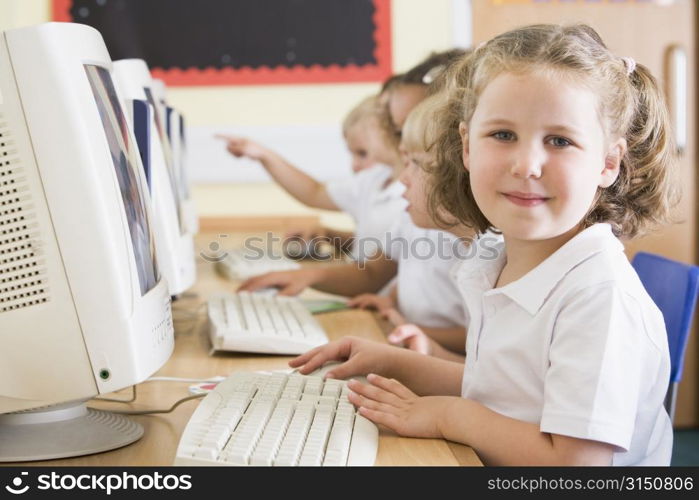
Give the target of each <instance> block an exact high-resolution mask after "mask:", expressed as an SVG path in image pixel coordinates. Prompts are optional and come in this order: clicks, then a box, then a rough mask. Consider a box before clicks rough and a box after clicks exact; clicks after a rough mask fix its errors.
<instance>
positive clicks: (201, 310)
mask: <svg viewBox="0 0 699 500" xmlns="http://www.w3.org/2000/svg"><path fill="white" fill-rule="evenodd" d="M215 240H216V235H210V234H209V235H200V236H198V238H197V245H196V246H197V255H199V252H200V251H206V249H207V248H209V243H210V242H211V241H215ZM228 248H230V247H228ZM235 288H236V285H235V284H234V283H232V282H230V281H228V280H225V279H223V278H221V277H220V276H218V275H217V274H216V273H215V270H214V264H213V263H211V262H208V261H206V260H204V259H203V258H201V257H200V256H198V257H197V282H196V285H195V286H194V287H193V288H192V290H191V291H190V292H187V293H186V294H184V296H183V297H181V298H180V299H178V300H177V301H175V302H174V303H173V317H174V320H175V351H174V353H173V355H172V357H171V358H170V359H169V360H168V362H167V363H166V364H165V365H164V366H163V367H162V369H160V370H159V371H158V372H157V373H156V374H155V375H157V376H170V377H188V378H198V379H199V378H207V377H211V376H215V375H223V376H225V375H228V374H229V373H231V372H233V371H235V370H278V369H285V368H288V365H287V362H288V360H289V359H291V357H289V356H266V355H253V354H239V353H224V354H214V355H210V354H209V350H210V343H209V339H208V334H207V330H206V328H207V325H206V311H205V306H204V304H205V303H206V298H207V297H208V296H209V294H210V293H212V292H214V291H220V290H231V291H233V290H235ZM314 295H316V296H318V295H321V294H319V292H313V291H309V292H308V296H314ZM304 296H306V295H304ZM318 319H319V321H320V323H321V324H322V325H323V327H324V328H325V329H326V331H327V333H328V337H330V338H331V339H337V338H340V337H342V336H344V335H356V336H361V337H365V338H370V339H375V340H379V341H385V340H384V333H383V332H382V330H381V328H380V327H379V324H378V323H377V321H376V320H375V318H374V315H373V314H372V313H370V312H367V311H359V310H352V311H339V312H334V313H326V314H322V315H319V316H318ZM189 385H190V384H188V383H180V382H146V383H142V384H139V385H138V387H137V391H138V393H137V399H136V401H135V402H133V403H129V404H115V403H104V402H91V404H90V406H94V407H99V408H102V409H114V410H125V409H127V408H131V409H133V410H146V409H161V408H169V407H170V406H171V405H172V404H173V403H174V402H175V401H177V400H178V399H181V398H183V397H186V396H188V395H189V393H188V390H187V388H188V386H189ZM130 395H131V391H130V390H123V391H120V392H119V393H116V394H114V395H110V397H111V396H115V397H120V398H128V397H129V396H130ZM198 401H199V400H194V401H188V402H186V403H183V404H182V405H181V406H179V407H178V408H176V409H175V410H174V411H173V412H172V413H167V414H162V415H149V416H134V417H131V418H133V419H134V420H136V421H137V422H139V423H140V424H141V425H142V426H143V427H144V429H145V433H144V435H143V437H142V438H141V439H140V440H139V441H137V442H136V443H133V444H131V445H129V446H126V447H124V448H121V449H118V450H114V451H110V452H106V453H100V454H96V455H90V456H86V457H78V458H73V459H65V460H52V461H46V462H33V463H27V464H23V465H48V466H86V465H87V466H89V465H94V466H109V465H134V466H167V465H172V462H173V460H174V458H175V451H176V449H177V445H178V443H179V440H180V436H181V435H182V432H183V430H184V428H185V426H186V424H187V422H188V420H189V417H190V416H191V414H192V413H193V411H194V409H195V408H196V406H197V404H198ZM376 465H481V462H480V460H479V459H478V457H477V455H476V454H475V453H474V452H473V450H472V449H471V448H469V447H467V446H463V445H459V444H455V443H450V442H447V441H443V440H441V439H412V438H403V437H399V436H396V435H395V434H393V433H391V432H389V431H388V430H386V429H382V430H381V434H380V438H379V449H378V456H377V460H376Z"/></svg>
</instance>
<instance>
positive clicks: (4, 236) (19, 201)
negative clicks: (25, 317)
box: [0, 113, 49, 314]
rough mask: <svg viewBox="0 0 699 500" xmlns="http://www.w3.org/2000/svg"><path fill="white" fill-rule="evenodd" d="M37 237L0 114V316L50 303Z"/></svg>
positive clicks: (22, 174)
mask: <svg viewBox="0 0 699 500" xmlns="http://www.w3.org/2000/svg"><path fill="white" fill-rule="evenodd" d="M38 235H39V234H38V226H37V221H36V214H35V213H34V211H33V205H32V203H31V199H30V196H29V189H28V186H27V179H26V176H25V172H24V169H23V167H22V163H21V160H20V158H19V156H18V154H17V147H16V145H15V142H14V140H13V137H12V133H11V131H10V129H9V127H8V124H7V122H6V120H5V117H4V116H3V115H2V114H1V113H0V314H2V313H4V312H8V311H14V310H16V309H21V308H25V307H30V306H35V305H38V304H42V303H44V302H47V301H48V300H49V293H48V287H47V283H46V272H45V266H44V261H43V259H42V255H41V249H40V248H39V245H38Z"/></svg>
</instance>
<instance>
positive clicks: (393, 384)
mask: <svg viewBox="0 0 699 500" xmlns="http://www.w3.org/2000/svg"><path fill="white" fill-rule="evenodd" d="M366 379H367V381H368V382H369V383H370V384H372V385H374V386H376V387H379V388H381V389H383V390H384V391H387V392H389V393H392V394H395V395H396V396H398V397H399V398H401V399H408V398H415V397H417V396H416V394H415V393H414V392H413V391H411V390H410V389H408V388H407V387H405V386H404V385H403V384H401V383H400V382H398V381H397V380H396V379H394V378H386V377H382V376H381V375H377V374H375V373H370V374H369V375H367V377H366Z"/></svg>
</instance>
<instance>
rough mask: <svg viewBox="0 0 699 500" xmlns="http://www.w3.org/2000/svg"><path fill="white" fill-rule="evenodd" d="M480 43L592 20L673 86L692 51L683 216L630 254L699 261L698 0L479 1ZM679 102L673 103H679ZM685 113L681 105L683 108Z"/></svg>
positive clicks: (690, 358)
mask: <svg viewBox="0 0 699 500" xmlns="http://www.w3.org/2000/svg"><path fill="white" fill-rule="evenodd" d="M471 5H472V24H473V43H474V45H477V44H478V43H479V42H481V41H483V40H487V39H489V38H491V37H493V36H494V35H496V34H498V33H501V32H503V31H507V30H510V29H512V28H515V27H517V26H523V25H527V24H535V23H575V22H584V23H587V24H589V25H590V26H592V27H593V28H595V29H596V30H597V31H598V32H599V34H600V35H601V36H602V39H603V40H604V41H605V43H606V44H607V46H608V47H609V48H610V50H611V51H612V52H614V53H615V54H617V55H619V56H630V57H633V58H634V59H635V60H636V61H638V62H639V63H641V64H643V65H645V66H647V67H648V68H650V70H651V71H652V72H653V74H654V75H655V76H656V77H657V78H658V79H659V80H660V81H661V82H662V84H663V85H664V86H665V87H668V86H670V85H671V84H672V81H673V76H672V75H671V69H672V65H671V64H669V60H668V57H669V54H670V51H671V50H672V49H673V48H680V49H681V50H684V51H685V52H686V55H687V61H688V71H687V76H686V84H687V87H686V88H687V101H686V106H682V108H683V109H684V108H686V109H684V110H685V111H686V113H687V119H686V127H687V129H686V136H687V146H686V148H685V150H684V153H683V154H682V159H681V167H680V172H679V176H680V182H681V186H682V189H683V197H682V202H681V204H680V206H679V207H678V211H677V218H678V220H679V222H678V223H677V224H674V225H672V226H669V227H666V228H663V229H662V230H661V231H658V232H656V233H654V234H653V235H652V236H648V237H645V238H642V239H638V240H635V241H633V242H631V243H629V244H628V245H627V253H628V255H629V257H630V258H631V257H633V255H634V254H635V252H637V251H639V250H645V251H648V252H654V253H657V254H661V255H664V256H666V257H669V258H671V259H676V260H679V261H682V262H688V263H695V262H696V260H697V238H698V237H699V233H698V228H697V218H696V212H697V210H696V194H695V191H696V183H697V179H696V174H695V171H696V164H697V162H696V160H697V158H696V156H697V151H696V147H695V139H696V128H695V126H696V118H695V116H696V112H695V106H696V99H695V89H696V86H695V74H694V68H695V64H694V63H695V60H696V59H695V43H694V41H695V35H694V33H695V22H696V18H695V16H696V7H695V3H694V2H693V1H690V0H675V2H673V3H671V4H670V5H659V4H654V3H651V2H635V1H627V2H604V1H602V2H586V1H578V2H560V1H556V0H553V1H551V2H534V1H531V2H519V3H517V4H506V3H505V4H498V3H497V2H493V1H492V0H472V2H471ZM683 80H684V78H683ZM671 105H672V103H671ZM680 111H681V110H680ZM697 323H699V320H697V319H696V318H695V331H694V332H692V334H691V338H690V342H689V346H688V349H687V354H686V358H685V366H684V374H683V378H682V382H681V383H680V389H679V396H678V404H677V412H676V415H675V425H676V426H677V427H688V426H698V425H699V397H698V393H699V380H698V379H699V367H698V365H699V362H698V358H699V342H698V340H699V339H698V335H697V334H698V333H699V331H696V330H699V329H697V328H696V324H697Z"/></svg>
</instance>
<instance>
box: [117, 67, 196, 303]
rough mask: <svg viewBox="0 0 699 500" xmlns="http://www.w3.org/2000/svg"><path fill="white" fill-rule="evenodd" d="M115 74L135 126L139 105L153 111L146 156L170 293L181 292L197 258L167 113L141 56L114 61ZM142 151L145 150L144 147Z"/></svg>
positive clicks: (191, 280) (190, 278) (191, 276)
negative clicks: (162, 111)
mask: <svg viewBox="0 0 699 500" xmlns="http://www.w3.org/2000/svg"><path fill="white" fill-rule="evenodd" d="M114 78H115V81H116V86H117V91H118V93H119V96H120V98H121V102H122V105H123V106H124V108H125V109H126V111H127V116H128V117H129V119H130V123H131V126H132V127H133V128H135V129H137V128H138V126H139V123H138V117H139V113H138V112H137V111H138V109H139V107H141V108H143V107H144V106H147V108H148V114H149V115H150V118H149V120H150V123H149V127H147V128H148V130H149V132H150V133H149V134H148V137H146V138H142V139H141V143H144V142H145V143H147V144H148V145H149V147H148V148H147V149H148V152H149V156H150V158H144V164H145V165H146V167H147V168H148V170H149V172H150V177H151V183H150V191H151V196H152V198H151V199H152V208H153V212H154V219H155V233H156V239H157V243H158V256H159V257H160V262H161V268H162V270H163V274H164V275H165V277H166V279H167V281H168V284H169V287H170V294H171V295H173V296H177V295H180V294H181V293H182V292H184V291H185V290H187V289H188V288H189V287H191V286H192V285H193V284H194V281H195V278H196V261H195V254H194V239H193V238H194V237H193V234H192V233H190V232H188V231H186V228H185V224H184V221H183V219H182V216H183V211H182V207H181V203H180V196H179V190H180V187H179V182H178V179H179V178H178V174H177V170H176V167H175V161H174V160H175V159H174V156H173V154H172V148H171V145H170V141H169V140H168V138H167V132H166V130H165V123H164V119H163V117H162V116H161V115H160V114H159V112H158V108H157V106H156V101H155V98H154V96H153V93H152V91H151V90H150V81H151V77H150V72H149V70H148V66H147V65H146V63H145V61H143V60H141V59H123V60H120V61H115V62H114ZM141 153H145V151H144V150H143V148H142V149H141Z"/></svg>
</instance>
